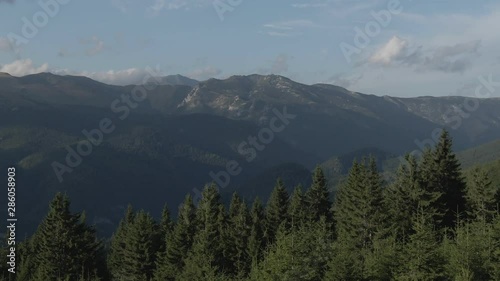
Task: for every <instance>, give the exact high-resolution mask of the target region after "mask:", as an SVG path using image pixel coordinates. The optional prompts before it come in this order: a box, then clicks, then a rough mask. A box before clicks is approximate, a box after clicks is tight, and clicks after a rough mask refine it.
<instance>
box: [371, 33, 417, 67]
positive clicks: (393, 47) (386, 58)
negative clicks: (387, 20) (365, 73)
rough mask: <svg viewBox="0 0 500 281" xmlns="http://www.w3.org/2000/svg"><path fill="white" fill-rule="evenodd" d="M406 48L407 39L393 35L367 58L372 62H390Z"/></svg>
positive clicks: (385, 63) (403, 52)
mask: <svg viewBox="0 0 500 281" xmlns="http://www.w3.org/2000/svg"><path fill="white" fill-rule="evenodd" d="M407 48H408V41H406V40H404V39H401V38H399V37H397V36H394V37H392V38H391V40H389V42H387V43H386V44H385V45H384V46H382V48H380V49H379V50H377V51H376V52H375V53H374V54H373V55H372V56H371V57H370V58H369V59H368V60H369V61H370V62H372V63H381V64H384V65H389V64H391V63H392V62H393V61H394V60H395V59H398V58H400V57H401V55H404V54H405V52H406V51H407Z"/></svg>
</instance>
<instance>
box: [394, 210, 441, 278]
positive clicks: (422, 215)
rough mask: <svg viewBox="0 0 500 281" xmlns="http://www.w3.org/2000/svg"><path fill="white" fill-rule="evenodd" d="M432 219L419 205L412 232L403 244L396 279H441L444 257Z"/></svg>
mask: <svg viewBox="0 0 500 281" xmlns="http://www.w3.org/2000/svg"><path fill="white" fill-rule="evenodd" d="M432 220H433V216H432V214H429V213H428V212H426V211H425V210H424V208H421V207H420V206H419V209H418V212H417V213H416V214H415V215H414V217H413V219H412V221H413V233H412V235H410V237H409V241H408V243H407V244H406V245H404V248H403V251H404V255H403V256H402V260H401V266H400V267H399V273H398V274H397V277H396V280H415V281H417V280H442V278H443V276H444V269H443V266H444V257H443V254H442V251H441V249H440V247H439V242H438V237H437V236H438V235H437V233H436V231H435V229H434V228H435V223H434V222H433V221H432Z"/></svg>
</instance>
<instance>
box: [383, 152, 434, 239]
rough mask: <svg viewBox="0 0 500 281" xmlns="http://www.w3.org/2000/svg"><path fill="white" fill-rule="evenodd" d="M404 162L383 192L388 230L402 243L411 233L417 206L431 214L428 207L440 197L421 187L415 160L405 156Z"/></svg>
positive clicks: (410, 156) (412, 157)
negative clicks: (423, 207) (393, 179)
mask: <svg viewBox="0 0 500 281" xmlns="http://www.w3.org/2000/svg"><path fill="white" fill-rule="evenodd" d="M405 160H406V162H405V163H402V164H401V165H400V167H399V169H398V172H397V175H396V179H395V181H394V182H393V183H392V184H390V185H389V186H388V187H387V188H386V189H385V190H384V204H385V209H386V212H387V223H388V229H389V230H390V231H391V232H392V234H394V235H396V238H397V239H398V240H399V241H403V242H404V241H406V239H407V237H408V236H409V235H410V234H411V233H412V218H413V216H414V215H415V214H416V212H417V211H418V206H427V207H426V208H425V209H426V210H427V211H429V212H433V211H432V209H431V208H430V207H429V206H430V204H431V202H434V201H435V200H436V199H437V198H438V197H439V196H441V194H439V193H429V192H428V191H426V190H424V189H423V188H422V187H421V185H420V167H419V164H418V162H417V159H416V158H415V157H414V156H412V155H406V156H405Z"/></svg>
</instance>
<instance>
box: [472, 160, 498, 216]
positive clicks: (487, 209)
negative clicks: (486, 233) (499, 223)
mask: <svg viewBox="0 0 500 281" xmlns="http://www.w3.org/2000/svg"><path fill="white" fill-rule="evenodd" d="M495 195H496V190H495V188H494V187H493V185H492V182H491V180H490V179H489V177H488V174H487V173H486V172H484V171H482V170H479V169H475V170H474V171H473V172H472V177H471V179H470V180H469V182H468V184H467V189H466V194H465V199H466V207H467V216H468V217H469V218H470V219H472V220H476V221H477V220H481V221H484V222H491V220H492V219H493V216H494V215H495V213H496V211H497V210H496V209H497V206H496V204H495Z"/></svg>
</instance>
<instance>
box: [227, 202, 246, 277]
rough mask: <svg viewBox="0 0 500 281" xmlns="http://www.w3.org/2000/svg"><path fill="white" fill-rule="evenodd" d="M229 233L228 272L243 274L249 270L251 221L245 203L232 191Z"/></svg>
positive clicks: (241, 275) (239, 275)
mask: <svg viewBox="0 0 500 281" xmlns="http://www.w3.org/2000/svg"><path fill="white" fill-rule="evenodd" d="M227 230H228V233H229V235H228V236H229V237H228V241H227V242H228V244H229V245H228V248H229V251H228V252H229V255H226V256H228V259H229V262H230V264H231V265H232V268H230V273H231V274H234V275H236V276H238V277H240V278H241V277H243V276H245V275H246V274H247V273H248V271H249V269H250V268H249V266H250V264H251V258H250V255H249V253H248V239H249V237H250V231H251V223H250V215H249V213H248V208H247V205H246V204H245V202H244V201H243V200H241V198H240V197H239V196H238V195H237V194H236V193H234V194H233V197H232V199H231V204H230V206H229V225H228V226H227Z"/></svg>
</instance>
